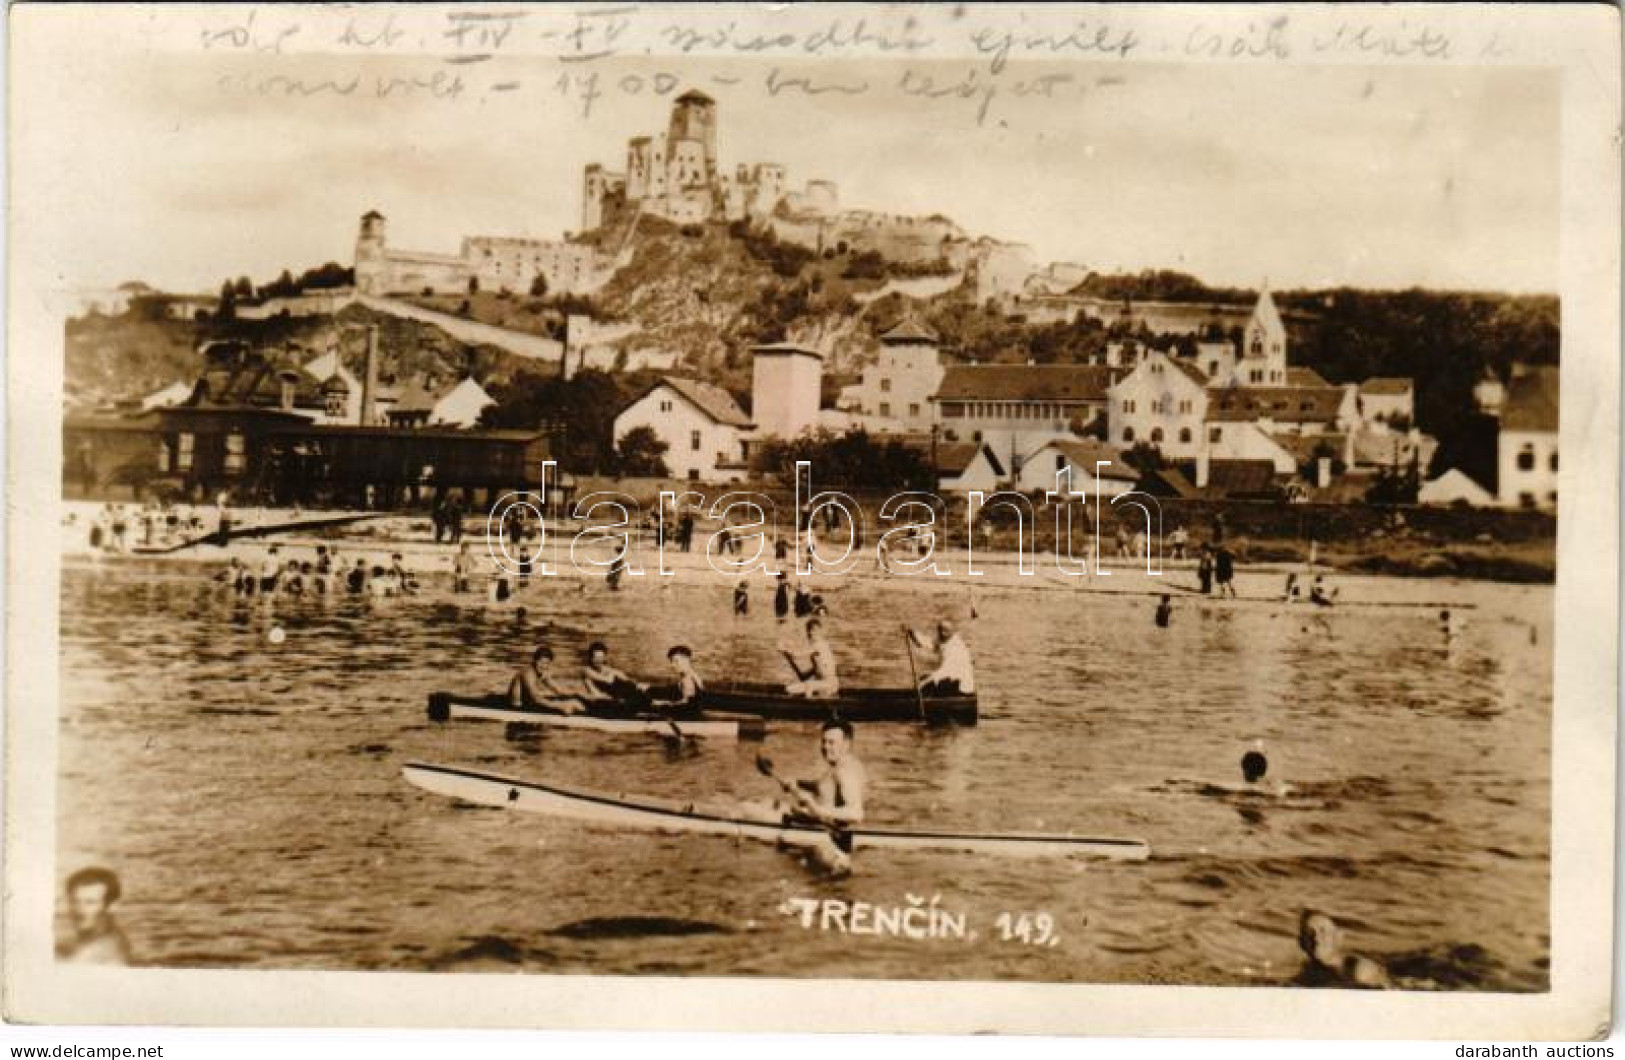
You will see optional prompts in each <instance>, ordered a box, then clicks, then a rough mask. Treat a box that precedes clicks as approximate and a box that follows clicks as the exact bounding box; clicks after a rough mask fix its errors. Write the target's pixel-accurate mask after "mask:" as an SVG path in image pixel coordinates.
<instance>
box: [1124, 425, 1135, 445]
mask: <svg viewBox="0 0 1625 1060" xmlns="http://www.w3.org/2000/svg"><path fill="white" fill-rule="evenodd" d="M1133 440H1134V428H1133V427H1124V428H1123V441H1125V442H1132V441H1133Z"/></svg>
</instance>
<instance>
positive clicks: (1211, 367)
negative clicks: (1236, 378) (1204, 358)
mask: <svg viewBox="0 0 1625 1060" xmlns="http://www.w3.org/2000/svg"><path fill="white" fill-rule="evenodd" d="M1207 374H1208V375H1218V374H1219V362H1218V361H1209V362H1207Z"/></svg>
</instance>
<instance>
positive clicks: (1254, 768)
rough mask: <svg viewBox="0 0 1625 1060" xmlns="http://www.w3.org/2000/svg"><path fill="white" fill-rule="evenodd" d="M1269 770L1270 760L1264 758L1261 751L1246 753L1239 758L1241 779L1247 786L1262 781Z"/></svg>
mask: <svg viewBox="0 0 1625 1060" xmlns="http://www.w3.org/2000/svg"><path fill="white" fill-rule="evenodd" d="M1269 769H1270V760H1269V759H1268V758H1265V757H1264V752H1263V751H1248V752H1247V753H1246V754H1244V755H1242V756H1241V778H1242V779H1243V780H1245V781H1246V782H1247V783H1249V784H1256V783H1258V782H1259V781H1260V780H1263V779H1264V774H1265V773H1268V772H1269Z"/></svg>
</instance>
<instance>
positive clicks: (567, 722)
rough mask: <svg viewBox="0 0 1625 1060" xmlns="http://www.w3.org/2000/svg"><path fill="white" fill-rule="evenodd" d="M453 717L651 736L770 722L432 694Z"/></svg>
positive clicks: (434, 716)
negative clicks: (577, 709)
mask: <svg viewBox="0 0 1625 1060" xmlns="http://www.w3.org/2000/svg"><path fill="white" fill-rule="evenodd" d="M452 718H472V719H476V720H479V721H502V722H507V723H508V724H510V725H535V726H541V727H545V728H550V729H579V730H584V731H587V732H609V733H634V734H636V733H647V734H649V735H652V736H676V735H677V734H678V733H681V734H682V735H684V736H691V737H696V738H703V739H707V740H760V739H762V738H763V737H765V736H766V735H767V726H766V724H765V723H764V722H763V721H762V719H761V718H755V717H746V718H715V717H708V716H704V715H700V716H696V717H693V718H689V717H686V716H684V715H682V714H679V715H677V716H676V717H675V718H673V719H668V718H666V717H665V716H664V715H660V714H650V713H634V712H630V711H625V710H616V709H614V708H612V707H609V706H605V707H595V706H589V707H588V708H587V710H585V711H583V712H581V713H577V714H566V713H564V712H563V711H555V710H541V709H520V708H517V707H514V706H512V705H511V704H510V703H509V701H508V698H507V697H506V696H478V697H473V696H454V695H452V694H451V693H449V692H434V693H431V694H430V696H429V719H430V720H431V721H449V720H450V719H452Z"/></svg>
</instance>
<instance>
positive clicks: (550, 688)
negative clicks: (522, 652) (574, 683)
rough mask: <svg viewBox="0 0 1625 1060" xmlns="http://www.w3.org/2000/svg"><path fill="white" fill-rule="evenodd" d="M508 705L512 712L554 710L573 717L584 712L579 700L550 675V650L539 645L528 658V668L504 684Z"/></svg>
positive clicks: (545, 646) (551, 651)
mask: <svg viewBox="0 0 1625 1060" xmlns="http://www.w3.org/2000/svg"><path fill="white" fill-rule="evenodd" d="M508 703H509V705H510V706H512V707H514V709H516V710H556V711H560V712H561V713H564V714H577V713H580V712H581V711H582V710H583V709H585V704H583V703H582V702H581V699H580V697H579V696H578V695H577V694H576V693H575V692H574V691H573V690H571V689H570V688H568V687H566V686H565V684H564V683H563V682H562V681H560V680H559V679H558V678H557V677H555V676H554V674H553V649H551V648H549V647H548V646H547V645H545V644H543V645H541V646H540V647H538V648H537V649H536V650H535V651H534V652H532V653H531V656H530V665H529V666H527V667H525V668H524V669H522V670H520V671H519V672H518V673H516V674H514V675H513V680H512V681H510V682H509V683H508Z"/></svg>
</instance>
